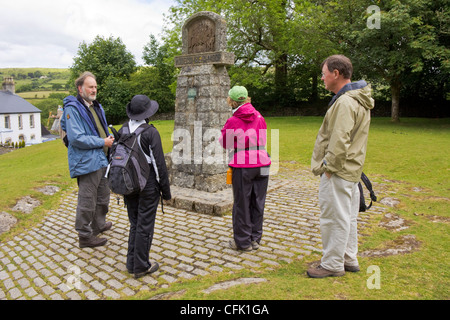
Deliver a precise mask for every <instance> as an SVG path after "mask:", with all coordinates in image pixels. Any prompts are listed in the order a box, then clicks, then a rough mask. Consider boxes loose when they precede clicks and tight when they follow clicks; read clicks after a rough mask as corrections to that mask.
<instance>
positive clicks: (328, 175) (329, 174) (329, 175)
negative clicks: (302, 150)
mask: <svg viewBox="0 0 450 320" xmlns="http://www.w3.org/2000/svg"><path fill="white" fill-rule="evenodd" d="M325 174H326V175H327V178H328V179H330V178H331V175H332V173H330V172H328V171H325Z"/></svg>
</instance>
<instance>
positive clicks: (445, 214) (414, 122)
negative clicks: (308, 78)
mask: <svg viewBox="0 0 450 320" xmlns="http://www.w3.org/2000/svg"><path fill="white" fill-rule="evenodd" d="M266 120H267V123H268V127H269V130H271V129H278V130H279V137H280V141H279V150H280V161H281V164H282V165H283V166H285V167H287V168H288V169H289V170H296V169H297V168H304V167H308V166H309V161H310V158H311V152H312V149H313V146H314V141H315V138H316V135H317V131H318V129H319V127H320V125H321V122H322V118H320V117H283V118H267V119H266ZM401 120H402V121H401V122H400V123H397V124H394V123H391V122H390V120H389V119H387V118H374V119H373V121H372V125H371V129H370V136H369V145H368V154H367V159H366V165H365V170H364V171H365V172H366V173H367V174H368V176H369V177H370V178H371V179H372V180H373V181H374V182H375V183H377V185H378V186H382V187H383V189H384V192H388V193H389V194H392V195H393V196H395V198H398V199H399V200H400V201H401V204H400V205H399V206H398V207H396V208H388V209H387V212H390V213H394V214H397V215H399V216H400V217H402V218H403V219H405V220H406V221H407V222H408V226H409V228H408V229H407V230H403V231H400V232H397V233H393V232H390V231H388V230H386V229H384V228H381V227H379V226H378V222H379V221H380V219H381V218H382V217H374V219H373V220H374V221H373V225H371V226H370V227H369V228H367V229H366V230H365V233H366V235H365V237H363V238H362V243H361V244H360V251H362V250H369V249H376V248H384V247H386V246H387V245H389V244H390V243H395V241H397V240H398V238H399V237H400V236H402V235H414V236H415V237H416V239H417V240H418V241H419V243H420V246H419V248H418V250H417V251H414V252H412V253H408V254H402V255H393V256H388V257H378V258H374V257H365V258H360V264H361V272H359V273H356V274H352V275H351V276H345V277H340V278H326V279H309V278H307V277H306V276H305V272H306V269H307V268H308V263H309V262H312V261H316V260H318V259H320V256H319V255H317V254H313V255H311V256H308V257H307V258H305V260H299V261H295V262H293V263H290V264H283V263H282V267H281V268H279V269H275V270H274V271H272V272H267V271H261V272H260V273H258V274H257V275H255V274H254V273H251V272H249V271H242V272H239V273H238V274H237V275H236V273H234V274H228V273H221V274H217V275H211V276H207V277H202V278H201V281H198V280H192V281H185V282H183V283H177V284H173V285H171V286H170V287H168V288H165V289H159V290H158V291H157V292H153V291H151V292H142V293H141V294H140V295H139V296H138V297H136V298H142V299H146V298H149V297H150V296H153V295H155V294H157V293H161V292H165V291H177V290H182V289H185V290H186V292H185V293H184V294H183V295H182V296H177V299H217V300H233V299H239V300H241V299H243V300H252V299H269V300H278V299H280V300H291V299H294V300H297V299H307V300H310V299H311V300H315V299H333V300H334V299H356V300H359V299H369V300H378V299H387V300H391V299H392V300H397V299H413V300H417V299H418V300H422V299H424V300H430V299H431V300H448V299H449V298H450V292H449V287H450V286H449V285H450V281H449V280H450V279H449V277H450V275H449V263H450V260H449V252H450V250H449V249H450V247H449V240H450V239H449V238H450V237H449V234H450V228H449V222H450V210H449V208H450V198H449V194H450V182H449V180H450V179H449V178H450V162H449V160H448V159H449V157H450V148H449V147H448V146H449V145H450V119H401ZM153 123H154V125H155V126H156V128H157V129H158V130H159V132H160V134H161V137H162V140H163V148H164V151H165V152H169V151H170V150H171V148H172V142H171V134H172V131H173V123H174V122H173V121H154V122H153ZM270 145H272V142H269V146H270ZM269 151H270V148H269ZM0 181H1V184H0V211H7V212H9V213H11V214H14V215H15V216H16V217H17V218H18V219H19V220H20V223H19V225H17V226H16V227H15V228H14V229H12V230H11V231H9V232H8V233H5V234H3V235H1V236H0V241H7V240H8V239H10V238H11V237H13V236H14V235H15V234H18V233H20V232H24V230H25V229H26V228H29V227H30V226H31V225H33V224H35V223H37V222H38V221H40V220H41V219H42V218H43V217H44V215H45V214H46V212H47V211H48V210H50V209H51V208H54V207H55V206H57V204H58V202H59V201H60V199H59V197H58V196H44V195H42V194H39V193H38V192H36V191H35V189H36V188H37V187H39V186H42V185H45V184H48V183H50V182H51V183H52V184H57V185H60V186H61V187H62V188H63V189H65V190H67V189H68V188H69V187H72V186H75V185H76V183H75V181H74V180H71V179H70V178H69V174H68V169H67V150H66V148H65V147H64V146H63V145H62V143H61V141H59V140H57V141H53V142H48V143H44V144H41V145H36V146H31V147H27V148H24V149H20V150H17V151H14V152H12V153H9V154H5V155H1V156H0ZM5 181H6V182H7V183H5ZM25 195H32V196H33V197H36V198H39V199H40V200H42V201H43V202H44V205H43V206H41V207H40V208H38V209H35V211H34V213H33V214H32V215H27V216H25V215H20V214H17V213H15V212H12V211H11V208H12V206H13V205H14V204H15V203H16V201H17V200H18V199H19V198H21V197H23V196H25ZM371 265H377V266H381V267H382V270H383V272H382V280H381V283H382V286H381V289H379V290H370V289H368V288H367V286H366V281H367V278H368V277H369V275H368V274H367V273H366V270H367V268H368V267H369V266H371ZM238 276H246V277H249V276H258V277H264V278H266V279H268V280H269V281H268V282H266V283H261V284H258V285H252V286H251V288H248V287H237V288H233V289H229V290H220V291H218V292H216V293H212V294H209V295H207V296H206V295H204V294H202V293H200V292H201V290H203V289H205V288H207V287H209V286H210V285H211V284H213V283H217V282H219V281H224V280H229V279H234V278H236V277H238Z"/></svg>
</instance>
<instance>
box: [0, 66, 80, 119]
mask: <svg viewBox="0 0 450 320" xmlns="http://www.w3.org/2000/svg"><path fill="white" fill-rule="evenodd" d="M5 77H13V78H14V82H15V84H16V94H17V95H19V96H21V97H22V98H24V99H25V100H27V101H28V102H29V103H31V104H32V105H34V106H35V107H37V108H38V109H40V110H41V111H42V114H41V123H42V124H43V125H45V126H46V127H47V128H50V127H51V125H52V123H53V119H52V118H49V115H50V112H51V113H52V114H56V111H57V109H58V105H61V104H62V99H63V98H64V97H65V96H67V95H68V94H69V90H70V89H69V88H70V87H71V84H70V83H69V79H70V69H56V68H0V81H1V82H3V79H4V78H5Z"/></svg>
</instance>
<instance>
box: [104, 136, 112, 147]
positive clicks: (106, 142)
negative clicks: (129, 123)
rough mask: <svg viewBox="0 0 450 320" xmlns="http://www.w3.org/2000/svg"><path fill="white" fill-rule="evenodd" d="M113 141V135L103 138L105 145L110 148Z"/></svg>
mask: <svg viewBox="0 0 450 320" xmlns="http://www.w3.org/2000/svg"><path fill="white" fill-rule="evenodd" d="M113 142H114V137H113V136H109V137H108V138H105V146H107V147H108V148H111V147H112V145H113Z"/></svg>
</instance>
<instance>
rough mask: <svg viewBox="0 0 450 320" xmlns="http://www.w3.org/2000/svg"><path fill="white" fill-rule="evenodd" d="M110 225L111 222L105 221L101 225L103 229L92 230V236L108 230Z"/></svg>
mask: <svg viewBox="0 0 450 320" xmlns="http://www.w3.org/2000/svg"><path fill="white" fill-rule="evenodd" d="M111 227H112V222H111V221H107V222H106V223H105V226H104V227H103V229H101V230H100V231H94V232H92V234H93V235H94V236H98V235H99V234H100V233H103V232H106V231H108V230H110V229H111Z"/></svg>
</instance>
